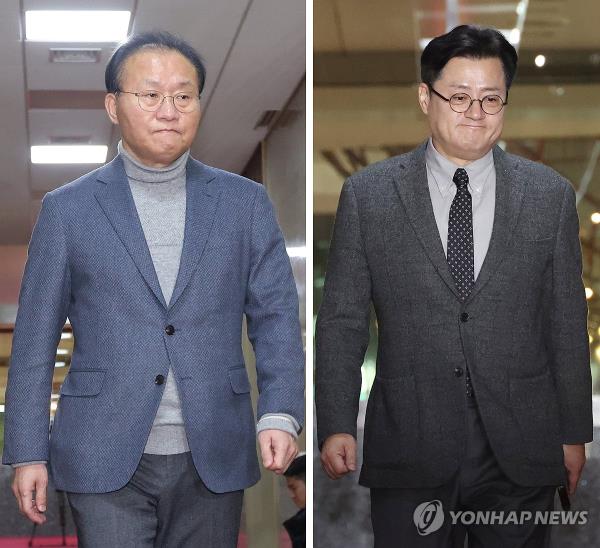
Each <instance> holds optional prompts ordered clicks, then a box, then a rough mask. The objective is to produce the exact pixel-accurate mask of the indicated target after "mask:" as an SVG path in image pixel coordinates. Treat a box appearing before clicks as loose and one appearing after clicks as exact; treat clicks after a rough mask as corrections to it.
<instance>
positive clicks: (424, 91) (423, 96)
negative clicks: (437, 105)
mask: <svg viewBox="0 0 600 548" xmlns="http://www.w3.org/2000/svg"><path fill="white" fill-rule="evenodd" d="M418 97H419V106H420V107H421V110H422V111H423V114H425V115H427V114H428V113H429V99H430V97H431V95H430V94H429V86H428V85H427V84H424V83H420V84H419V89H418Z"/></svg>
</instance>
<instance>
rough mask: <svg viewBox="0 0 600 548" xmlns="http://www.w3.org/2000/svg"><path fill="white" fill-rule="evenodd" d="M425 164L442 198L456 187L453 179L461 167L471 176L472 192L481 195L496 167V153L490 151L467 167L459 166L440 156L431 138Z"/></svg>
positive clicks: (470, 185) (428, 142)
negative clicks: (491, 172)
mask: <svg viewBox="0 0 600 548" xmlns="http://www.w3.org/2000/svg"><path fill="white" fill-rule="evenodd" d="M425 163H426V164H427V167H428V168H429V169H430V170H431V173H432V175H433V179H434V181H435V183H436V185H437V187H438V190H439V191H440V194H441V195H442V196H446V194H447V193H448V192H450V189H451V188H452V187H453V186H455V185H454V181H452V178H453V177H454V173H455V172H456V170H457V169H458V168H459V167H463V168H464V169H465V170H466V172H467V175H468V176H469V189H470V190H471V192H475V193H477V194H479V193H481V191H482V190H483V187H484V186H485V183H486V181H487V180H488V174H489V171H491V169H493V167H494V153H493V151H492V150H491V149H490V150H489V151H488V152H487V154H485V155H484V156H482V157H481V158H478V159H477V160H474V161H473V162H471V163H469V164H467V165H466V166H459V165H457V164H455V163H454V162H452V161H450V160H448V158H446V157H445V156H443V155H442V154H440V153H439V152H438V151H437V150H436V148H435V147H434V146H433V141H432V139H431V137H430V138H429V140H428V141H427V149H426V151H425Z"/></svg>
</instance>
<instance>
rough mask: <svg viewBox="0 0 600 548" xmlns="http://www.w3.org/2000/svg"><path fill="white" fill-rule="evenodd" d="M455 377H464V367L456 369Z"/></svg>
mask: <svg viewBox="0 0 600 548" xmlns="http://www.w3.org/2000/svg"><path fill="white" fill-rule="evenodd" d="M454 375H456V376H457V377H462V376H463V369H462V367H455V368H454Z"/></svg>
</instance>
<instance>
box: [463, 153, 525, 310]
mask: <svg viewBox="0 0 600 548" xmlns="http://www.w3.org/2000/svg"><path fill="white" fill-rule="evenodd" d="M494 168H495V170H496V202H495V205H494V223H493V225H492V235H491V237H490V244H489V246H488V250H487V253H486V255H485V258H484V260H483V264H482V265H481V270H480V271H479V275H478V276H477V279H476V280H475V285H474V286H473V289H472V290H471V293H470V294H469V296H468V297H467V299H466V301H465V304H468V303H469V302H470V301H471V300H472V299H473V298H474V297H475V296H476V295H477V294H478V293H479V292H480V291H481V289H482V288H483V286H484V285H485V284H486V283H487V282H488V281H489V280H490V278H491V277H492V275H493V274H494V273H495V272H497V270H498V267H499V266H500V263H501V261H502V259H503V258H504V255H505V253H506V250H507V249H508V246H509V243H510V240H511V238H512V233H513V231H514V228H515V226H516V224H517V220H518V218H519V213H520V211H521V205H522V202H523V193H524V187H523V185H524V178H523V177H522V176H521V177H519V172H518V168H519V163H518V160H516V159H515V158H514V157H513V158H510V157H509V156H508V155H507V154H506V153H505V152H504V151H503V150H502V149H501V148H500V147H498V146H495V147H494Z"/></svg>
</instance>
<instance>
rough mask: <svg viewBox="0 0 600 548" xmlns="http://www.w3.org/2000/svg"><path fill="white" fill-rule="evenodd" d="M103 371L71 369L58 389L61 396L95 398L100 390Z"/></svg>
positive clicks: (104, 372) (104, 371)
mask: <svg viewBox="0 0 600 548" xmlns="http://www.w3.org/2000/svg"><path fill="white" fill-rule="evenodd" d="M105 374H106V370H104V369H71V370H70V371H69V373H68V374H67V376H66V377H65V380H64V382H63V384H62V386H61V388H60V395H61V396H97V395H98V394H99V393H100V391H101V390H102V384H103V382H104V376H105Z"/></svg>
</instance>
